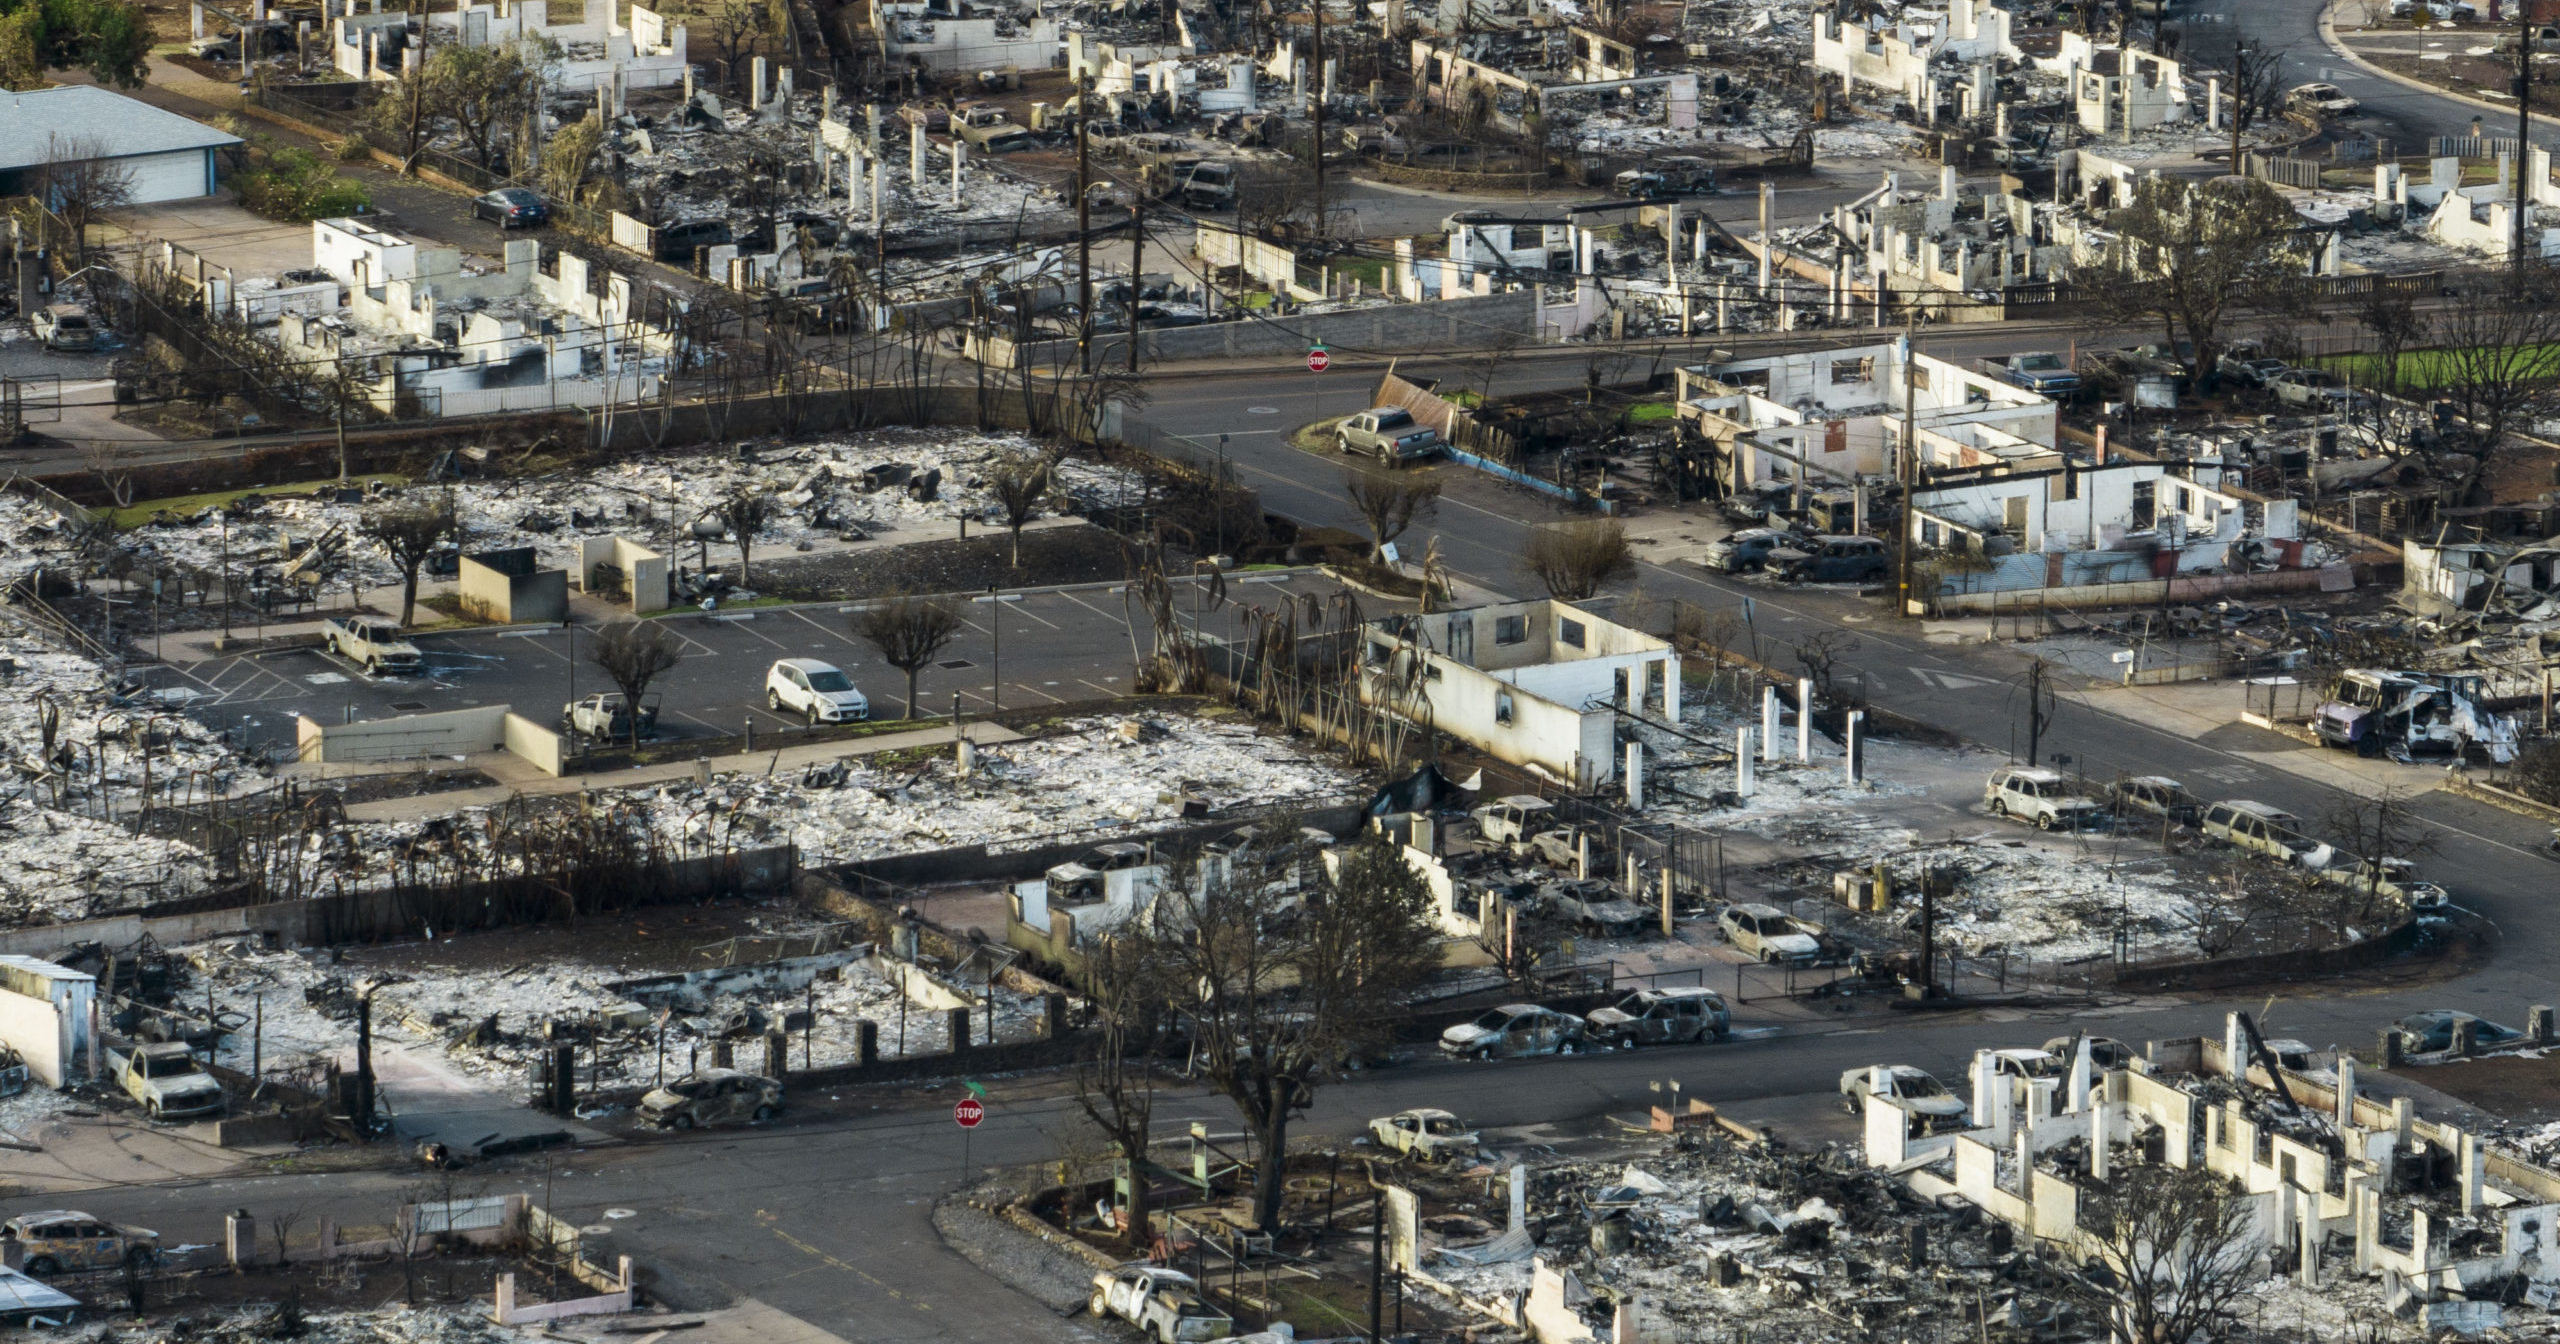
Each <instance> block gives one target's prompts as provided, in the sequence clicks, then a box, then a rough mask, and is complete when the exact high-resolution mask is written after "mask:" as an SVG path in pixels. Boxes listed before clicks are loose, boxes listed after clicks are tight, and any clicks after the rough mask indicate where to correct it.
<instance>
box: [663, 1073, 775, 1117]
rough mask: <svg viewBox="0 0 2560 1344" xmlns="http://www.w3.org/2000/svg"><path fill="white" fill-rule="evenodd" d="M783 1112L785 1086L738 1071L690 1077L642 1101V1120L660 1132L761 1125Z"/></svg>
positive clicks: (699, 1074)
mask: <svg viewBox="0 0 2560 1344" xmlns="http://www.w3.org/2000/svg"><path fill="white" fill-rule="evenodd" d="M781 1109H782V1084H780V1083H778V1082H775V1081H774V1080H773V1079H771V1078H767V1077H765V1076H764V1075H762V1074H756V1073H745V1072H741V1071H739V1070H737V1069H704V1070H702V1071H701V1072H699V1073H689V1074H686V1075H685V1076H684V1077H682V1078H678V1079H676V1080H675V1081H674V1082H671V1083H669V1084H667V1085H666V1086H664V1087H661V1088H657V1089H654V1090H652V1091H651V1092H650V1093H649V1095H647V1096H645V1097H642V1098H641V1099H640V1118H641V1119H642V1120H644V1121H646V1122H647V1123H649V1124H652V1125H656V1126H658V1127H659V1128H660V1129H692V1128H695V1127H696V1126H700V1125H721V1124H728V1123H731V1122H733V1121H738V1120H746V1121H751V1122H755V1123H762V1122H764V1121H767V1120H770V1119H772V1118H773V1117H774V1115H775V1113H776V1112H778V1111H780V1110H781Z"/></svg>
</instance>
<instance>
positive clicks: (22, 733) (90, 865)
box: [0, 495, 257, 925]
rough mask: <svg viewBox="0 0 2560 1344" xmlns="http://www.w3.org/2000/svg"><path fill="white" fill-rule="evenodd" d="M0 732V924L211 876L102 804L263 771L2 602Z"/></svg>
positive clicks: (115, 902) (163, 893)
mask: <svg viewBox="0 0 2560 1344" xmlns="http://www.w3.org/2000/svg"><path fill="white" fill-rule="evenodd" d="M0 498H16V496H9V495H0ZM48 725H50V726H49V727H48ZM0 742H5V743H6V746H5V748H0V750H5V752H6V754H7V760H8V767H9V770H8V773H9V776H10V782H9V787H8V788H6V789H5V790H0V925H21V924H44V923H57V922H60V921H63V920H69V919H80V918H86V917H88V916H89V915H91V914H93V913H97V912H100V911H106V910H117V909H125V908H129V907H133V906H138V905H146V904H150V903H152V902H154V901H160V900H166V899H169V898H172V897H175V896H180V895H185V894H188V893H191V892H197V891H202V890H204V889H205V888H206V887H207V886H208V885H210V884H211V883H212V882H213V881H214V878H215V871H214V865H213V864H212V863H211V861H210V860H209V859H208V858H207V857H206V856H205V855H204V854H203V853H202V852H201V851H199V850H197V849H195V848H194V847H193V846H190V845H187V844H184V843H177V842H171V841H168V840H164V839H159V838H154V837H148V836H142V835H136V834H134V833H133V832H132V831H130V830H128V829H127V828H126V827H125V826H124V825H122V824H121V823H118V822H115V821H111V820H106V819H104V818H105V817H107V816H114V815H123V814H129V813H131V812H133V811H135V810H137V809H139V807H140V806H141V804H142V801H143V798H144V797H145V789H146V786H147V787H148V791H149V796H150V797H151V798H153V799H155V800H157V801H158V802H160V803H163V804H166V803H173V802H184V801H187V800H189V799H203V798H206V797H220V796H224V795H226V794H229V793H230V792H232V791H233V790H234V789H235V788H236V787H239V786H241V785H243V784H247V783H254V782H256V779H257V771H256V770H255V768H254V767H252V766H250V765H248V764H247V763H245V762H243V761H242V760H241V759H240V758H239V757H238V756H237V755H236V754H235V753H233V752H232V751H231V750H230V748H229V747H228V746H226V745H225V744H224V743H223V742H222V741H221V739H220V736H219V735H218V734H217V733H215V731H214V730H212V729H210V728H207V727H205V726H204V725H203V724H200V723H198V722H196V721H195V720H193V719H190V718H187V717H185V716H184V715H181V714H177V713H172V712H170V711H169V710H168V708H167V707H165V706H162V705H157V704H153V703H150V702H149V701H146V700H136V699H133V698H130V697H128V696H126V695H124V694H122V693H121V692H120V690H119V688H118V686H117V685H116V684H115V683H114V682H113V681H112V679H111V677H110V674H109V672H108V670H107V669H106V668H104V667H102V666H100V665H99V664H98V663H96V662H94V661H92V660H91V659H89V658H87V657H85V656H83V655H80V654H74V653H66V652H63V651H62V650H61V649H60V648H59V646H58V645H57V644H56V643H55V642H54V641H53V640H52V638H51V637H50V636H49V635H44V634H40V633H38V632H36V631H34V630H32V629H31V628H29V627H26V626H24V625H21V624H19V623H18V621H17V619H16V618H15V617H11V616H5V615H0Z"/></svg>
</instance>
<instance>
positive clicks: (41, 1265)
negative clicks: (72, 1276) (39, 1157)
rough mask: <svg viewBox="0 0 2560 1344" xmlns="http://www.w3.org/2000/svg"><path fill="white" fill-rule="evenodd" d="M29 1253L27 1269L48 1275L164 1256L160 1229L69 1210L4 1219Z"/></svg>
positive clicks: (3, 1226) (6, 1229)
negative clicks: (116, 1221) (158, 1230)
mask: <svg viewBox="0 0 2560 1344" xmlns="http://www.w3.org/2000/svg"><path fill="white" fill-rule="evenodd" d="M0 1236H8V1237H14V1238H16V1239H17V1241H18V1244H19V1246H20V1247H21V1248H22V1249H23V1250H24V1252H25V1254H26V1262H25V1263H26V1270H27V1272H28V1273H29V1274H33V1275H35V1276H36V1277H37V1278H40V1279H41V1278H46V1277H49V1276H51V1275H55V1274H60V1273H63V1272H65V1271H68V1270H81V1269H114V1268H115V1267H117V1266H119V1265H148V1264H150V1263H151V1262H152V1261H154V1260H156V1259H158V1258H159V1256H160V1234H159V1233H157V1232H154V1231H151V1230H150V1229H148V1228H141V1227H128V1226H125V1225H124V1224H122V1223H111V1222H108V1221H107V1220H105V1219H103V1218H98V1217H93V1216H92V1215H89V1214H85V1213H79V1212H76V1211H73V1210H70V1209H56V1210H52V1211H50V1212H46V1213H22V1214H19V1215H18V1216H17V1217H15V1218H12V1219H10V1220H9V1221H8V1222H6V1223H0Z"/></svg>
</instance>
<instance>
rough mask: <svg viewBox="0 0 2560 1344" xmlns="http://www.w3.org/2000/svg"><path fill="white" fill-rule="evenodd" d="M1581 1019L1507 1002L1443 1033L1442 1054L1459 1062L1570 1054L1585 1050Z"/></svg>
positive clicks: (1441, 1039)
mask: <svg viewBox="0 0 2560 1344" xmlns="http://www.w3.org/2000/svg"><path fill="white" fill-rule="evenodd" d="M1582 1033H1583V1024H1582V1019H1581V1018H1578V1017H1575V1016H1574V1015H1573V1014H1571V1013H1559V1012H1557V1011H1556V1010H1555V1009H1553V1008H1545V1007H1541V1006H1539V1005H1537V1004H1534V1003H1506V1004H1504V1005H1502V1006H1501V1007H1499V1008H1494V1009H1490V1010H1488V1011H1486V1012H1485V1013H1484V1014H1482V1015H1481V1016H1479V1017H1477V1018H1476V1019H1475V1020H1474V1021H1472V1022H1461V1023H1459V1024H1458V1025H1456V1026H1454V1027H1451V1028H1449V1029H1448V1030H1447V1031H1444V1032H1441V1033H1440V1050H1441V1053H1443V1054H1447V1055H1450V1056H1453V1057H1455V1058H1458V1059H1517V1058H1520V1057H1523V1056H1527V1055H1571V1054H1577V1053H1580V1051H1581V1049H1582Z"/></svg>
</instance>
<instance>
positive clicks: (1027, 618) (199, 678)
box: [149, 573, 1335, 745]
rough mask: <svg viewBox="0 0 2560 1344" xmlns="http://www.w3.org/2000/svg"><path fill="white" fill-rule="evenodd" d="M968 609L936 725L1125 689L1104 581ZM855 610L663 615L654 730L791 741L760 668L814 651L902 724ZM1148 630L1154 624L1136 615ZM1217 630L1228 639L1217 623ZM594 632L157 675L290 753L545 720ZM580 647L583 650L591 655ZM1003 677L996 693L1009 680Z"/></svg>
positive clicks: (1281, 584) (1273, 582)
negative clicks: (325, 730) (515, 717)
mask: <svg viewBox="0 0 2560 1344" xmlns="http://www.w3.org/2000/svg"><path fill="white" fill-rule="evenodd" d="M1332 591H1335V585H1334V584H1332V583H1331V582H1330V581H1327V580H1324V579H1322V578H1321V577H1319V576H1314V575H1309V574H1296V573H1291V574H1282V573H1269V574H1246V575H1242V576H1239V578H1238V581H1237V582H1236V583H1235V584H1234V585H1233V586H1232V587H1231V588H1230V592H1231V593H1234V594H1247V595H1251V600H1255V601H1258V602H1264V603H1268V602H1271V601H1274V600H1276V597H1277V595H1278V594H1280V593H1285V592H1298V593H1317V592H1332ZM1001 605H1002V610H1003V612H1004V619H1003V621H1002V622H1001V627H999V623H998V622H997V620H996V618H995V615H994V612H995V611H996V610H997V604H996V603H994V602H992V601H990V600H988V599H986V598H983V597H981V598H978V599H975V600H973V601H971V602H970V603H968V604H967V607H966V609H965V617H964V619H965V620H966V623H967V624H966V627H965V628H964V629H963V630H962V631H961V633H960V635H959V637H958V638H956V639H954V640H953V641H952V643H951V645H950V646H949V647H948V648H946V649H944V650H943V652H942V656H941V658H940V659H939V660H938V661H937V662H936V663H935V664H934V665H933V666H931V667H929V668H926V669H925V671H924V674H923V675H922V676H921V677H920V678H919V679H918V685H917V696H916V717H919V718H940V717H945V716H947V715H948V714H949V713H950V709H951V704H952V699H953V697H954V696H957V697H959V699H960V703H961V708H962V712H963V713H970V712H977V711H985V710H993V709H1003V708H1012V709H1022V708H1026V707H1029V706H1034V705H1041V704H1065V703H1069V702H1075V701H1091V700H1105V699H1110V698H1113V697H1116V696H1121V695H1126V694H1128V693H1129V674H1130V662H1131V659H1130V652H1129V651H1130V647H1131V646H1130V636H1129V625H1128V620H1127V613H1126V608H1125V606H1124V603H1123V600H1122V595H1121V593H1120V591H1119V587H1118V586H1117V585H1112V584H1093V585H1080V586H1077V587H1072V588H1053V589H1039V590H1034V591H1030V592H1025V593H1008V594H1005V600H1004V601H1003V603H1002V604H1001ZM855 610H856V606H855V605H854V604H844V605H836V604H824V605H815V606H791V607H761V608H752V609H749V610H745V611H736V612H726V613H718V614H712V615H701V614H694V613H685V614H681V615H676V616H671V617H662V618H660V619H662V620H664V621H665V622H666V625H667V628H668V629H669V630H670V631H672V632H673V633H674V634H675V635H676V637H677V638H678V639H679V640H681V641H682V644H683V649H684V660H683V661H682V662H680V663H678V664H677V665H676V666H675V668H674V670H672V671H670V672H668V673H667V674H665V675H664V676H662V677H661V678H659V680H658V681H657V682H656V683H654V684H653V686H652V693H653V694H656V695H658V696H659V697H661V702H660V707H659V728H660V730H661V733H662V734H663V735H664V736H668V737H678V738H682V737H715V736H721V735H726V734H733V733H737V732H739V731H740V730H741V727H742V725H743V726H750V727H752V729H753V731H755V732H756V733H758V734H765V733H772V734H776V735H777V740H779V736H780V735H785V734H788V733H790V732H792V731H794V730H798V729H803V728H805V727H806V726H807V724H806V721H805V720H804V719H802V718H800V717H798V716H796V715H792V714H789V713H787V712H786V713H775V712H774V711H773V710H771V709H769V708H768V707H767V706H766V704H765V689H764V688H765V673H766V670H767V669H768V668H770V667H771V666H772V664H773V662H774V660H775V659H778V658H819V659H824V660H825V661H828V662H831V663H834V664H835V665H836V666H838V667H840V668H843V669H844V670H845V672H846V673H847V674H848V675H850V676H851V677H852V678H853V681H854V684H855V685H856V686H857V687H859V688H860V689H861V690H862V692H863V694H864V696H865V697H866V698H868V699H869V700H870V701H871V710H872V716H873V717H874V718H897V717H903V709H904V705H905V698H906V676H905V674H904V673H902V672H899V671H898V670H897V669H895V668H892V667H890V666H888V665H887V664H886V663H883V662H882V661H881V660H880V655H879V653H878V651H877V650H875V649H873V648H872V647H871V646H870V645H869V644H868V643H866V642H864V641H863V640H861V639H860V638H858V637H856V636H855V635H854V634H853V633H852V632H851V629H850V624H849V623H850V621H851V619H852V613H853V612H854V611H855ZM1139 624H1140V626H1141V628H1142V629H1143V627H1144V626H1145V624H1146V618H1145V616H1144V614H1143V613H1141V614H1140V615H1139ZM1210 630H1211V633H1213V634H1219V633H1232V632H1225V631H1221V630H1220V629H1219V627H1218V625H1217V619H1216V618H1215V617H1214V616H1213V617H1212V618H1211V624H1210ZM593 641H594V631H593V626H592V625H588V624H582V625H579V626H576V627H566V626H542V627H538V628H531V629H520V630H508V631H496V632H476V633H465V634H452V635H422V636H420V637H418V639H417V644H418V648H419V651H420V652H421V653H422V654H424V655H425V656H426V662H427V670H426V672H425V673H424V674H423V675H410V676H382V677H374V676H370V675H368V674H366V673H365V672H364V671H363V670H362V669H361V668H359V667H357V666H356V665H355V664H353V663H350V662H348V661H346V660H345V659H342V658H339V657H337V656H335V655H333V654H328V653H323V652H321V651H320V650H318V649H294V650H285V651H277V652H262V653H245V654H236V655H230V656H225V657H217V658H214V659H211V660H208V661H205V662H201V663H193V664H187V665H183V666H167V667H160V668H155V669H151V671H150V673H149V675H150V676H151V678H152V680H153V684H154V685H156V686H162V687H176V688H184V689H186V690H189V691H193V692H194V693H195V695H194V697H193V698H191V699H189V700H187V701H186V703H185V708H186V710H187V712H189V713H191V714H193V715H194V716H195V717H196V718H198V719H199V720H201V721H202V722H204V723H205V724H207V725H208V726H210V727H214V728H218V729H229V730H233V731H235V732H238V733H241V734H243V735H244V736H243V740H244V741H246V742H248V743H250V744H253V745H272V744H277V743H285V744H290V743H292V742H293V741H294V740H295V719H296V716H298V715H305V714H307V715H309V716H311V717H312V718H314V719H316V720H319V721H321V722H323V723H340V722H347V721H350V720H357V719H379V718H392V717H395V716H398V715H401V714H418V713H429V712H433V711H437V710H447V709H464V708H469V707H472V706H477V705H511V706H514V707H515V708H516V710H517V712H519V713H523V714H526V715H528V716H529V717H532V718H534V719H535V720H537V721H539V722H543V723H548V722H550V720H551V717H552V716H555V715H556V714H557V713H558V712H559V711H558V707H559V706H560V705H562V704H565V703H567V702H569V701H570V700H572V699H574V698H576V697H577V696H579V695H586V694H593V693H595V692H597V691H604V690H610V689H612V686H611V684H610V683H608V682H607V681H605V680H604V678H603V675H602V674H601V673H600V672H599V671H598V670H597V668H596V667H595V665H594V664H593V663H592V662H590V661H588V654H589V653H591V652H592V651H593V649H594V642H593ZM580 646H582V647H580ZM999 675H1001V678H1002V681H1001V687H999V682H998V677H999Z"/></svg>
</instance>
